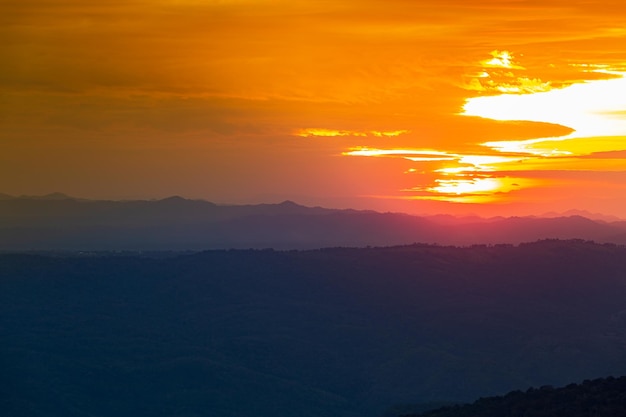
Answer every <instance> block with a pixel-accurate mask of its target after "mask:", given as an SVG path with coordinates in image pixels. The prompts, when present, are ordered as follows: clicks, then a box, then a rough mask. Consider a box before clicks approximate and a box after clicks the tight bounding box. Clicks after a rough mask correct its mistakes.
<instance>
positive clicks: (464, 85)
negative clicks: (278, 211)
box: [0, 0, 626, 218]
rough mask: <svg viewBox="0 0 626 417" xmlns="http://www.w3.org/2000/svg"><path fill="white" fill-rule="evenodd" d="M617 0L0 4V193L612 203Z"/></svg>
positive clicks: (456, 204)
mask: <svg viewBox="0 0 626 417" xmlns="http://www.w3.org/2000/svg"><path fill="white" fill-rule="evenodd" d="M624 21H626V4H624V3H623V2H621V1H617V0H604V1H603V0H598V1H593V2H592V1H582V0H578V1H576V0H568V1H565V0H544V1H524V0H510V1H495V0H480V1H472V0H422V1H415V0H385V1H382V0H378V1H374V0H334V1H327V0H317V1H313V0H308V1H305V0H151V1H148V0H123V1H122V0H107V1H101V0H93V1H89V2H86V1H83V0H80V1H79V0H56V1H53V0H8V1H3V2H1V3H0V62H2V65H0V192H1V193H7V194H11V195H41V194H47V193H52V192H63V193H66V194H69V195H73V196H76V197H83V198H98V199H152V198H164V197H168V196H171V195H181V196H183V197H187V198H201V199H206V200H210V201H213V202H216V203H222V204H229V203H230V204H241V203H261V202H280V201H283V200H286V199H289V200H293V201H296V202H298V203H301V204H304V205H319V206H325V207H336V208H348V207H351V208H358V209H374V210H378V211H402V212H408V213H413V214H434V213H450V214H478V215H486V216H492V215H502V216H512V215H530V214H543V213H546V212H564V211H567V210H570V209H580V210H588V211H591V212H596V213H604V214H610V215H614V216H618V217H621V218H626V78H624V75H626V26H625V25H624Z"/></svg>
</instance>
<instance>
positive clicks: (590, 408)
mask: <svg viewBox="0 0 626 417" xmlns="http://www.w3.org/2000/svg"><path fill="white" fill-rule="evenodd" d="M488 416H497V417H513V416H537V417H541V416H546V417H553V416H564V417H619V416H626V377H621V378H613V377H608V378H604V379H594V380H592V381H590V380H585V381H584V382H583V383H582V384H570V385H568V386H566V387H563V388H553V387H551V386H543V387H541V388H540V389H528V390H527V391H526V392H522V391H513V392H510V393H508V394H507V395H505V396H501V397H490V398H481V399H480V400H478V401H476V402H474V403H473V404H469V405H463V406H454V407H447V408H442V409H439V410H434V411H430V412H426V413H422V414H415V415H413V416H406V417H488Z"/></svg>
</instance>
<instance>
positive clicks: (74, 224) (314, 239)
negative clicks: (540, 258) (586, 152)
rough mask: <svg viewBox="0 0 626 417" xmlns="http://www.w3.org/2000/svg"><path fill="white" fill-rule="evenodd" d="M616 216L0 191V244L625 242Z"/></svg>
mask: <svg viewBox="0 0 626 417" xmlns="http://www.w3.org/2000/svg"><path fill="white" fill-rule="evenodd" d="M625 236H626V225H625V224H624V222H611V223H607V222H605V221H594V220H590V219H588V218H585V217H581V216H569V217H556V218H531V217H511V218H502V217H497V218H491V219H481V218H477V217H464V218H456V217H451V216H430V217H418V216H410V215H406V214H401V213H377V212H373V211H356V210H335V209H326V208H321V207H305V206H301V205H298V204H296V203H294V202H291V201H285V202H282V203H279V204H258V205H238V206H237V205H231V206H226V205H217V204H214V203H210V202H207V201H203V200H188V199H184V198H182V197H178V196H175V197H170V198H166V199H162V200H156V201H146V200H136V201H91V200H79V199H74V198H71V197H67V196H65V195H63V194H52V195H49V196H43V197H37V198H33V197H28V198H23V197H20V198H11V199H4V200H3V199H0V250H5V251H7V250H30V249H35V250H204V249H220V248H224V249H227V248H268V247H271V248H276V249H307V248H321V247H332V246H355V247H365V246H391V245H402V244H411V243H414V242H422V243H437V244H443V245H471V244H498V243H510V244H517V243H520V242H528V241H534V240H537V239H549V238H559V239H572V238H579V239H586V240H595V241H598V242H614V243H624V242H625Z"/></svg>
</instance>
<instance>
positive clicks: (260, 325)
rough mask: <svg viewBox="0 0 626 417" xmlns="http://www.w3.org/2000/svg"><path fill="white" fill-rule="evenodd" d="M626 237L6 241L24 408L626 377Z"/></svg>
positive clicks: (425, 390) (379, 399)
mask: <svg viewBox="0 0 626 417" xmlns="http://www.w3.org/2000/svg"><path fill="white" fill-rule="evenodd" d="M625 300H626V249H625V248H623V247H618V246H611V245H598V244H593V243H588V242H582V241H543V242H537V243H533V244H524V245H520V246H519V247H514V246H494V247H489V246H475V247H468V248H455V247H438V246H427V245H410V246H402V247H389V248H369V249H368V248H363V249H351V248H333V249H323V250H311V251H286V252H280V251H272V250H241V251H236V250H232V251H209V252H201V253H197V254H192V255H180V256H163V257H151V256H147V255H145V254H144V255H142V254H124V253H117V254H114V253H108V254H106V253H105V254H90V253H84V254H69V255H63V254H49V255H35V254H16V255H10V254H5V255H2V256H0V328H1V329H2V331H1V332H0V361H1V368H2V372H1V373H0V385H1V387H2V389H0V396H1V398H0V401H1V408H2V409H4V410H9V411H10V412H9V413H8V414H7V415H13V416H31V415H32V416H38V417H45V416H64V417H68V416H85V415H90V416H116V417H118V416H137V415H142V416H204V415H216V416H223V417H229V416H250V415H259V416H277V415H280V416H311V417H313V416H367V415H370V416H375V415H377V414H381V413H383V411H384V410H385V409H388V408H390V407H392V406H393V405H394V404H406V403H422V402H432V401H457V402H458V401H471V400H473V399H475V398H478V397H480V396H487V395H497V394H503V393H506V392H508V391H511V390H515V389H525V388H526V387H529V386H541V385H547V384H550V385H555V386H558V385H564V384H567V383H570V382H571V381H581V380H583V379H589V378H596V377H599V376H605V375H621V374H626V351H625V350H624V345H625V343H626V301H625Z"/></svg>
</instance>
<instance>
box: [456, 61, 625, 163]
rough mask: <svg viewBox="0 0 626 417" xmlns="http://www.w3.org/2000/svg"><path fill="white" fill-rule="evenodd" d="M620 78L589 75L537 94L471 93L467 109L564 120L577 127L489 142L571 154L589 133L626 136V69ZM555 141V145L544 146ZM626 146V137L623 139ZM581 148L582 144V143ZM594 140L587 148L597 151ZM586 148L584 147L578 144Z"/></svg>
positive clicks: (492, 115)
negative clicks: (571, 142)
mask: <svg viewBox="0 0 626 417" xmlns="http://www.w3.org/2000/svg"><path fill="white" fill-rule="evenodd" d="M613 74H615V75H616V76H617V75H619V78H613V79H608V80H595V81H588V82H585V83H581V84H573V85H570V86H568V87H565V88H561V89H553V90H551V91H547V92H539V93H535V94H503V95H498V96H484V97H475V98H471V99H468V100H467V102H466V103H465V106H464V107H463V110H464V111H463V114H465V115H468V116H479V117H483V118H489V119H494V120H502V121H505V120H528V121H535V122H544V123H552V124H559V125H562V126H567V127H570V128H572V129H574V132H573V133H571V134H570V135H567V136H563V137H560V138H553V137H548V138H539V139H530V140H525V141H491V142H485V143H483V145H484V146H487V147H489V148H492V149H494V150H497V151H499V152H514V153H528V154H533V155H543V156H554V155H569V154H572V152H573V151H572V150H570V149H568V141H569V140H571V139H577V138H586V137H598V136H606V137H621V136H625V135H626V118H625V117H624V110H625V109H626V78H624V75H626V72H619V73H618V72H614V73H613ZM545 142H549V144H550V146H549V147H545V146H541V144H542V143H545ZM623 147H624V148H626V141H625V142H624V145H623ZM578 148H579V147H578ZM594 150H595V149H594V144H593V141H589V144H588V148H587V149H586V151H585V152H586V153H591V152H593V151H594ZM577 151H578V152H580V149H577Z"/></svg>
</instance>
